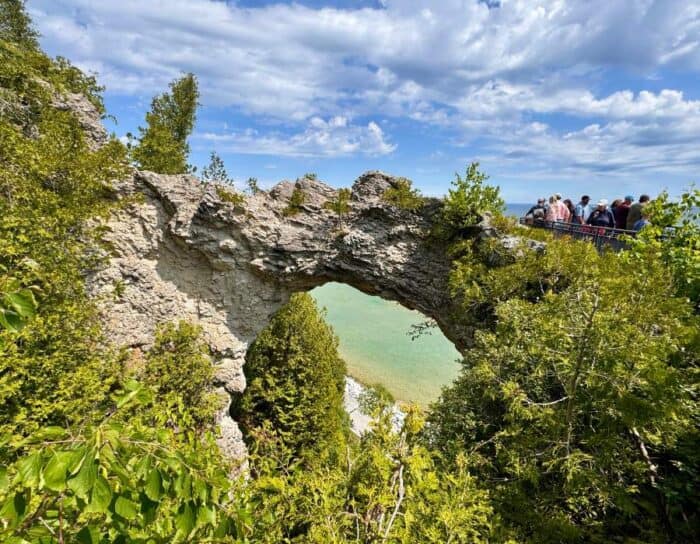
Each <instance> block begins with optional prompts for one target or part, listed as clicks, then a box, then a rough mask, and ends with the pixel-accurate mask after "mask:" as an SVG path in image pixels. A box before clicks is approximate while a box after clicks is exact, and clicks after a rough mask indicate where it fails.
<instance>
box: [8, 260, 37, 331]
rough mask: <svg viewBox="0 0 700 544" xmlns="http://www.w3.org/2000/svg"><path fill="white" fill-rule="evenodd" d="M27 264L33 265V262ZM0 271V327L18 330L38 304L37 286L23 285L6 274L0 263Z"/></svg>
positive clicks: (32, 314) (33, 312) (31, 315)
mask: <svg viewBox="0 0 700 544" xmlns="http://www.w3.org/2000/svg"><path fill="white" fill-rule="evenodd" d="M30 262H31V261H30ZM26 264H27V263H25V267H26ZM29 266H30V267H33V262H32V264H31V265H29ZM0 272H5V273H4V274H2V275H0V328H4V329H7V330H9V331H12V332H19V331H20V330H21V329H22V327H24V324H25V323H26V322H27V320H29V319H31V318H32V317H34V315H35V314H36V310H37V307H38V305H39V304H38V302H37V299H36V293H37V291H39V288H38V287H37V286H36V285H29V286H28V287H25V286H23V285H22V282H21V281H20V280H18V279H17V278H15V277H14V276H12V275H8V274H7V273H6V272H7V271H6V270H4V267H3V266H2V265H0ZM25 281H26V278H25Z"/></svg>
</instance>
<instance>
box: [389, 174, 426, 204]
mask: <svg viewBox="0 0 700 544" xmlns="http://www.w3.org/2000/svg"><path fill="white" fill-rule="evenodd" d="M412 185H413V182H412V181H411V180H410V179H407V178H397V179H395V180H393V181H392V182H391V187H389V188H388V189H387V190H386V191H384V194H383V195H382V200H384V201H385V202H388V203H389V204H391V205H392V206H396V207H397V208H401V209H402V210H410V211H415V210H417V209H419V208H421V207H422V206H423V204H424V202H425V200H424V199H423V197H422V196H421V194H420V191H419V190H418V189H413V187H412Z"/></svg>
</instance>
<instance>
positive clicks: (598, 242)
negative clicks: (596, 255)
mask: <svg viewBox="0 0 700 544" xmlns="http://www.w3.org/2000/svg"><path fill="white" fill-rule="evenodd" d="M520 224H521V225H527V226H529V227H534V228H540V229H546V230H549V231H552V233H553V234H554V236H556V237H560V236H570V237H571V238H574V239H576V240H588V241H590V242H592V243H593V244H594V245H595V246H596V248H597V249H598V250H599V251H602V250H603V249H604V248H610V249H612V250H613V251H621V250H623V249H625V248H626V247H627V244H626V242H625V238H626V237H629V236H632V237H634V236H636V234H637V233H636V232H635V231H633V230H625V229H613V228H609V227H595V226H593V225H580V224H578V223H564V222H561V221H538V220H536V219H534V220H533V219H530V218H526V217H521V218H520Z"/></svg>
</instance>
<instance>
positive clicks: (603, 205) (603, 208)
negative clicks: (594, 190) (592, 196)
mask: <svg viewBox="0 0 700 544" xmlns="http://www.w3.org/2000/svg"><path fill="white" fill-rule="evenodd" d="M587 223H588V224H589V225H592V226H594V227H606V228H609V229H614V228H615V217H614V216H613V213H612V212H611V211H610V210H609V209H608V201H607V200H605V199H602V200H599V201H598V204H597V205H596V209H595V210H593V211H592V212H591V215H590V217H589V218H588V222H587Z"/></svg>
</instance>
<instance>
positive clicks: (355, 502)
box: [248, 410, 496, 544]
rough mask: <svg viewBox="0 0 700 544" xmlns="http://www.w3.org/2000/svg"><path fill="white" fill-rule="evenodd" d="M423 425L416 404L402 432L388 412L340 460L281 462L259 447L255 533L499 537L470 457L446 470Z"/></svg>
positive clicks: (345, 538) (333, 539)
mask: <svg viewBox="0 0 700 544" xmlns="http://www.w3.org/2000/svg"><path fill="white" fill-rule="evenodd" d="M421 428H422V420H421V418H420V417H419V414H418V413H417V412H416V411H414V410H409V413H408V415H407V418H406V424H405V425H404V426H403V428H402V429H401V431H399V432H396V431H394V430H392V424H391V421H390V416H389V414H385V415H384V416H383V417H381V418H380V419H379V421H378V422H377V423H376V425H375V427H374V429H373V432H370V433H366V434H365V435H364V436H363V437H362V439H361V441H360V443H359V445H358V447H357V448H354V449H348V451H347V454H346V456H345V459H344V460H343V462H342V463H337V464H330V465H328V464H326V465H314V466H311V467H309V466H307V465H299V464H295V463H292V464H287V465H285V466H283V467H282V470H279V469H277V466H276V463H275V462H274V460H272V459H271V458H270V457H269V456H260V455H257V454H255V453H254V454H253V455H252V457H251V464H252V467H253V471H254V472H255V473H256V474H258V477H257V478H256V479H254V480H253V481H251V483H250V488H249V490H248V492H249V494H250V495H249V497H250V499H249V504H250V505H251V507H252V509H253V510H254V511H256V512H259V515H258V516H256V518H255V520H254V526H253V532H252V535H251V541H254V542H260V543H269V544H273V543H274V544H276V543H278V542H305V543H310V544H313V543H316V544H327V543H328V544H341V543H347V542H397V543H398V542H405V543H409V542H421V543H434V544H442V543H445V542H454V543H462V544H479V543H486V542H491V541H492V540H491V538H490V537H491V535H492V534H493V535H494V536H496V532H495V531H494V529H493V526H494V525H496V523H495V521H496V520H495V519H494V516H493V511H492V509H491V507H490V505H489V501H488V493H487V492H486V491H484V490H483V489H481V488H479V486H478V485H477V483H476V481H475V479H474V478H473V477H471V476H470V475H469V473H468V471H467V470H466V467H465V465H461V466H460V467H459V468H458V469H457V470H455V471H452V472H450V473H445V472H440V471H439V469H438V464H439V463H438V459H437V458H435V457H434V456H433V455H432V454H431V453H430V452H429V451H428V450H427V449H426V448H425V447H424V446H422V445H421V444H420V441H419V440H418V435H419V432H420V430H421ZM268 449H269V448H268ZM271 465H272V466H274V467H275V470H272V469H271Z"/></svg>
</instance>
